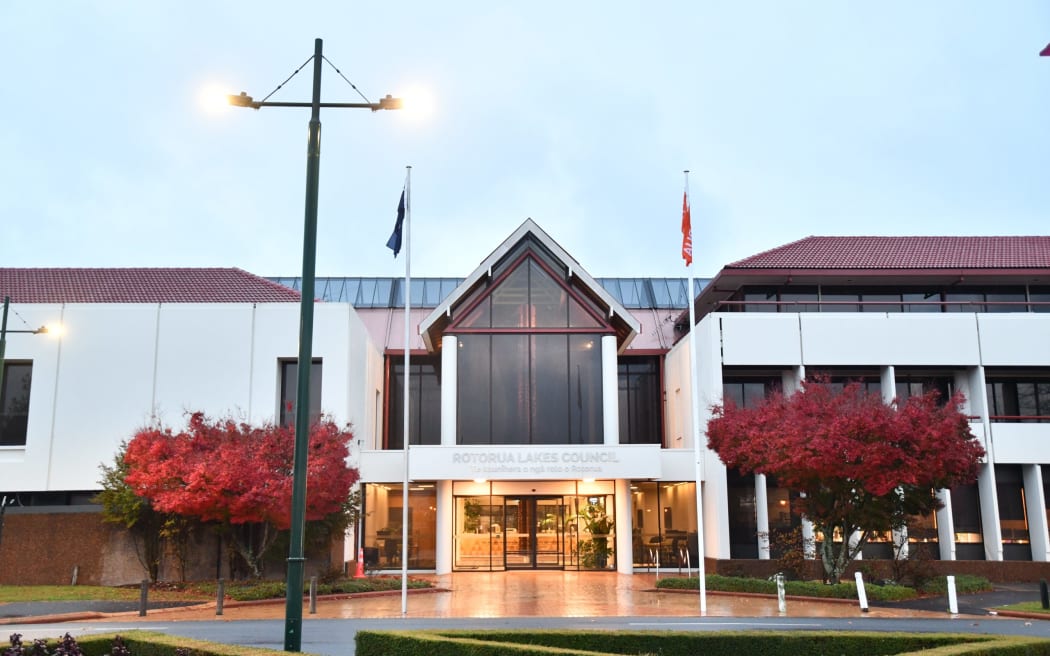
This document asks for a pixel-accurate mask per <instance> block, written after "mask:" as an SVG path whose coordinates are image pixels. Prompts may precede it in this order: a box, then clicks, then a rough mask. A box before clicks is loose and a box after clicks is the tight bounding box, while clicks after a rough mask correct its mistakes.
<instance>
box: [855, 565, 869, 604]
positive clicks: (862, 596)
mask: <svg viewBox="0 0 1050 656" xmlns="http://www.w3.org/2000/svg"><path fill="white" fill-rule="evenodd" d="M853 578H855V579H856V581H857V599H858V600H859V601H860V611H861V612H862V613H866V612H868V593H867V592H866V591H865V590H864V575H863V574H861V573H860V572H854V573H853Z"/></svg>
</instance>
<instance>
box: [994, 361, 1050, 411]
mask: <svg viewBox="0 0 1050 656" xmlns="http://www.w3.org/2000/svg"><path fill="white" fill-rule="evenodd" d="M987 392H988V405H989V414H990V415H991V419H992V421H1007V422H1025V423H1045V422H1050V375H1038V374H1031V375H1029V374H1006V375H1004V374H999V373H994V372H993V373H990V374H989V375H988V376H987Z"/></svg>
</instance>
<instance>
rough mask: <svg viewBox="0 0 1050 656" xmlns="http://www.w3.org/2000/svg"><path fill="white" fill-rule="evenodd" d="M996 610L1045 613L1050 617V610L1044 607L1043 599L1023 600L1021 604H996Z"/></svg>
mask: <svg viewBox="0 0 1050 656" xmlns="http://www.w3.org/2000/svg"><path fill="white" fill-rule="evenodd" d="M995 610H1016V611H1018V612H1022V613H1043V614H1044V615H1046V616H1047V617H1050V610H1047V609H1045V608H1043V603H1042V602H1041V601H1022V602H1021V603H1019V604H1010V605H1009V606H996V607H995Z"/></svg>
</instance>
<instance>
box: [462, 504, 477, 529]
mask: <svg viewBox="0 0 1050 656" xmlns="http://www.w3.org/2000/svg"><path fill="white" fill-rule="evenodd" d="M463 515H464V517H463V530H464V531H466V532H467V533H480V532H481V504H480V503H479V502H478V500H477V499H467V500H466V501H464V502H463Z"/></svg>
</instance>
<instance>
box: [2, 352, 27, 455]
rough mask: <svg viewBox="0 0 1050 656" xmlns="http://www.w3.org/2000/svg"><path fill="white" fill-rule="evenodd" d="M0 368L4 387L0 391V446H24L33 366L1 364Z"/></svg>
mask: <svg viewBox="0 0 1050 656" xmlns="http://www.w3.org/2000/svg"><path fill="white" fill-rule="evenodd" d="M0 366H3V368H4V386H3V389H0V446H25V443H26V434H27V432H28V429H29V388H30V387H31V386H32V383H33V365H32V363H29V362H3V363H0Z"/></svg>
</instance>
